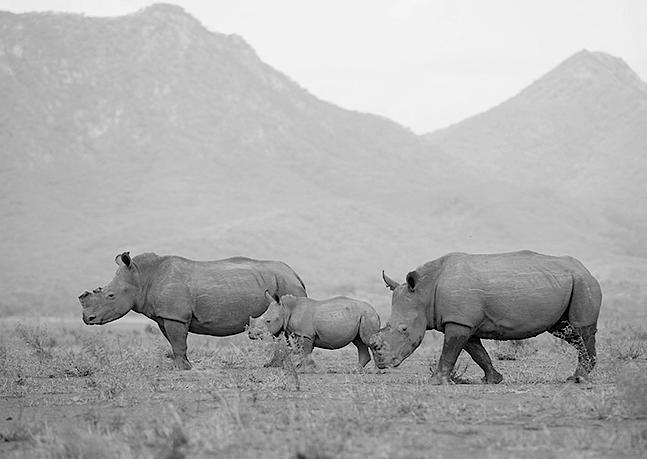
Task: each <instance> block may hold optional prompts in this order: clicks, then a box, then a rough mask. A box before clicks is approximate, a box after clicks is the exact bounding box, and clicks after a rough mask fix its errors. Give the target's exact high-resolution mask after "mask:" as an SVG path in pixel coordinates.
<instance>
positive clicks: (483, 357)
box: [464, 336, 503, 384]
mask: <svg viewBox="0 0 647 459" xmlns="http://www.w3.org/2000/svg"><path fill="white" fill-rule="evenodd" d="M464 349H465V350H466V351H467V353H468V354H469V355H470V357H472V360H474V361H475V362H476V364H477V365H478V366H479V367H481V369H482V370H483V372H484V373H485V376H484V377H483V379H482V381H483V382H484V383H486V384H499V383H500V382H501V381H503V376H502V375H501V373H499V372H498V371H496V370H495V369H494V365H492V360H491V359H490V356H489V354H488V353H487V351H486V350H485V348H484V347H483V344H482V343H481V339H480V338H477V337H476V336H472V337H471V338H470V339H469V340H468V341H467V343H466V344H465V348H464Z"/></svg>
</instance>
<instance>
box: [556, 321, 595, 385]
mask: <svg viewBox="0 0 647 459" xmlns="http://www.w3.org/2000/svg"><path fill="white" fill-rule="evenodd" d="M548 331H549V332H550V333H551V334H553V335H555V336H557V337H558V338H561V339H563V340H564V341H566V342H567V343H569V344H570V345H571V346H573V347H574V348H575V349H576V350H577V368H576V369H575V373H574V374H573V376H569V377H568V378H567V381H574V382H583V381H586V380H587V379H588V375H589V373H591V371H592V370H593V367H595V362H596V355H595V333H596V331H597V329H596V325H595V324H593V325H589V326H586V327H573V326H572V325H571V324H570V323H569V322H568V321H567V320H562V321H560V322H558V323H557V324H555V325H554V326H553V327H552V328H550V329H549V330H548Z"/></svg>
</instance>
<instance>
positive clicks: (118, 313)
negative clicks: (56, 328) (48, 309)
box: [79, 252, 139, 325]
mask: <svg viewBox="0 0 647 459" xmlns="http://www.w3.org/2000/svg"><path fill="white" fill-rule="evenodd" d="M115 262H116V263H117V265H118V266H119V268H118V269H117V273H116V274H115V277H114V279H112V281H111V282H110V283H109V284H108V285H106V286H105V287H99V288H96V289H94V290H93V291H92V292H88V291H85V292H84V293H83V294H81V295H80V296H79V301H80V302H81V306H82V308H83V322H85V323H86V324H88V325H102V324H105V323H108V322H112V321H113V320H116V319H119V318H120V317H122V316H124V315H125V314H126V313H127V312H128V311H130V310H131V309H132V308H133V306H134V305H135V301H136V299H137V295H138V293H139V287H138V284H139V275H138V272H137V268H136V266H135V264H134V263H133V262H132V261H131V259H130V255H129V253H128V252H124V253H122V254H121V255H117V256H116V257H115Z"/></svg>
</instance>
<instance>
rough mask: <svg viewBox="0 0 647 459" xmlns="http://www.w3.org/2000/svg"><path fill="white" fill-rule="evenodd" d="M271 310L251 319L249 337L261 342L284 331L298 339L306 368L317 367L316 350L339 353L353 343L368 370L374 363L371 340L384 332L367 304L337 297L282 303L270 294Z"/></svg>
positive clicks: (289, 298)
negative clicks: (314, 357)
mask: <svg viewBox="0 0 647 459" xmlns="http://www.w3.org/2000/svg"><path fill="white" fill-rule="evenodd" d="M265 296H266V298H267V300H268V301H269V306H268V308H267V310H266V311H265V312H264V313H263V315H261V316H260V317H258V318H257V319H254V318H253V317H250V318H249V332H248V334H249V337H250V338H251V339H258V338H260V337H261V336H262V334H263V333H265V332H266V331H269V332H270V333H271V334H272V335H275V336H277V335H279V334H280V333H281V332H282V331H283V332H287V333H289V334H293V335H296V336H297V339H298V343H299V344H300V346H301V347H302V349H303V361H302V362H301V363H300V365H301V366H304V367H314V366H315V364H314V361H313V360H312V348H313V347H319V348H323V349H339V348H342V347H344V346H346V345H348V344H350V343H353V344H354V345H355V346H356V347H357V352H358V359H359V361H358V363H359V365H360V367H364V366H366V364H367V363H368V362H369V361H370V360H371V354H370V353H369V349H368V346H367V344H368V340H369V338H370V337H371V335H373V334H374V333H376V332H377V331H378V330H379V329H380V317H379V316H378V315H377V312H375V309H373V307H372V306H371V305H370V304H368V303H366V302H364V301H359V300H355V299H353V298H348V297H345V296H337V297H334V298H330V299H327V300H321V301H317V300H313V299H310V298H297V297H294V296H292V295H284V296H282V297H281V298H280V300H279V302H277V301H276V299H275V298H274V297H272V295H270V294H269V292H267V293H266V294H265Z"/></svg>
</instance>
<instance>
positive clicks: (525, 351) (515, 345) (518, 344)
mask: <svg viewBox="0 0 647 459" xmlns="http://www.w3.org/2000/svg"><path fill="white" fill-rule="evenodd" d="M495 343H496V344H495V346H496V349H495V350H494V352H493V355H494V358H495V359H497V360H517V359H521V358H525V357H528V356H529V355H532V354H534V353H535V352H537V347H536V346H535V345H534V344H531V343H530V342H529V341H528V340H509V341H495Z"/></svg>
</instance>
